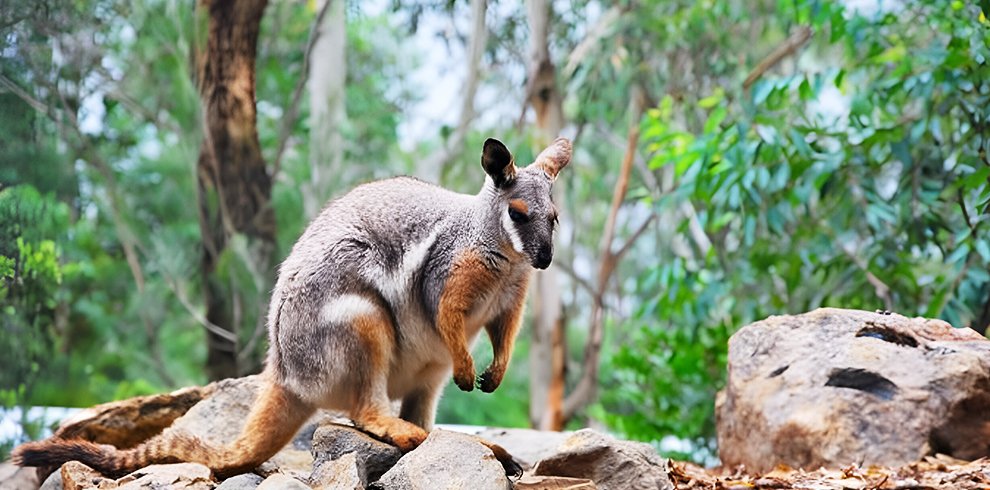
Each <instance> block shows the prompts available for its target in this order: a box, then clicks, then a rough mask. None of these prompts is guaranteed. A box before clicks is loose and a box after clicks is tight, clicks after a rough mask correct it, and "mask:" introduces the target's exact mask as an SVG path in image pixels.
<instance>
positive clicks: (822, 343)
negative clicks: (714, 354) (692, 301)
mask: <svg viewBox="0 0 990 490" xmlns="http://www.w3.org/2000/svg"><path fill="white" fill-rule="evenodd" d="M728 361H729V373H728V374H729V376H728V382H727V384H726V387H725V389H724V390H723V391H722V392H720V393H719V395H718V398H717V402H716V417H717V430H718V438H719V456H720V457H721V459H722V462H723V464H725V465H727V466H735V465H740V464H742V465H746V467H747V468H748V469H750V470H755V471H766V470H770V469H772V468H773V467H774V466H776V465H777V464H781V463H782V464H787V465H789V466H792V467H798V468H805V469H816V468H818V467H820V466H826V467H844V466H846V465H849V464H852V463H855V464H858V465H862V466H868V465H884V466H900V465H903V464H907V463H910V462H913V461H917V460H919V459H921V458H922V457H924V456H925V455H929V454H933V453H944V454H948V455H951V456H954V457H956V458H960V459H965V460H973V459H977V458H980V457H984V456H990V445H988V444H987V443H986V441H988V440H990V408H988V407H990V341H988V340H987V339H986V338H985V337H983V336H982V335H980V334H978V333H976V332H975V331H973V330H970V329H967V328H963V329H955V328H952V326H951V325H949V324H947V323H945V322H943V321H941V320H928V319H924V318H907V317H904V316H901V315H897V314H889V313H888V314H884V313H872V312H866V311H857V310H842V309H835V308H823V309H819V310H815V311H813V312H810V313H805V314H803V315H796V316H774V317H770V318H767V319H766V320H763V321H760V322H756V323H754V324H751V325H748V326H746V327H744V328H742V329H740V330H739V331H738V332H736V333H735V335H733V336H732V338H731V339H730V341H729V360H728Z"/></svg>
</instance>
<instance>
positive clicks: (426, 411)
mask: <svg viewBox="0 0 990 490" xmlns="http://www.w3.org/2000/svg"><path fill="white" fill-rule="evenodd" d="M419 376H420V377H421V378H422V385H421V386H420V387H419V388H418V389H416V390H414V391H413V392H411V393H409V394H407V395H406V396H405V397H404V398H403V399H402V409H401V410H400V411H399V418H401V419H402V420H405V421H408V422H412V423H414V424H416V425H418V426H420V427H422V428H423V429H425V430H426V431H427V432H429V431H431V430H433V419H434V418H435V417H436V413H437V403H438V402H439V401H440V390H442V389H443V385H444V383H445V382H446V381H447V377H448V376H450V370H449V369H447V368H444V367H443V366H440V365H436V366H431V368H427V369H425V370H424V371H423V372H422V373H421V374H420V375H419Z"/></svg>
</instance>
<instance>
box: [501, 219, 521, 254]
mask: <svg viewBox="0 0 990 490" xmlns="http://www.w3.org/2000/svg"><path fill="white" fill-rule="evenodd" d="M502 228H503V229H504V230H505V232H506V233H507V234H508V235H509V241H510V242H512V248H514V249H516V252H519V253H523V242H522V238H519V232H517V231H516V225H515V223H513V222H512V218H510V217H509V208H506V209H505V212H504V213H502Z"/></svg>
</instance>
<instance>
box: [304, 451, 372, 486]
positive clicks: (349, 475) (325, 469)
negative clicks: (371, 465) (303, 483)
mask: <svg viewBox="0 0 990 490" xmlns="http://www.w3.org/2000/svg"><path fill="white" fill-rule="evenodd" d="M366 478H367V470H366V469H365V468H364V463H363V462H362V461H361V460H359V459H358V456H357V453H347V454H345V455H343V456H341V457H339V458H337V459H334V460H331V461H327V462H325V463H324V464H322V465H320V467H319V468H317V469H316V470H314V471H313V475H312V476H311V477H310V479H309V485H310V486H311V487H313V488H314V489H316V490H362V489H364V487H366V486H367V484H368V482H367V480H366Z"/></svg>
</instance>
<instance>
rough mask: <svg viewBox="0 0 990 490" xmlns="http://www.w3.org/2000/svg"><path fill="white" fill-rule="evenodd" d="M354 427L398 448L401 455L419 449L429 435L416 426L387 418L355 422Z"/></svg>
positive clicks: (371, 418) (380, 417) (397, 419)
mask: <svg viewBox="0 0 990 490" xmlns="http://www.w3.org/2000/svg"><path fill="white" fill-rule="evenodd" d="M354 425H355V426H356V427H357V428H358V429H360V430H362V431H364V432H365V433H367V434H369V435H370V436H372V437H374V438H375V439H378V440H379V441H382V442H384V443H387V444H391V445H393V446H395V447H397V448H399V450H400V451H402V452H403V453H408V452H409V451H412V450H413V449H416V448H417V447H419V445H420V444H422V443H423V441H425V440H426V436H427V435H429V434H427V432H426V431H425V430H423V428H421V427H419V426H418V425H416V424H413V423H411V422H406V421H405V420H402V419H400V418H396V417H389V416H377V417H368V418H365V419H363V420H355V421H354Z"/></svg>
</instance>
